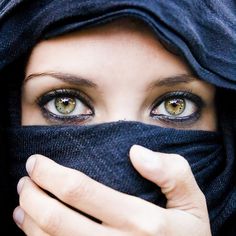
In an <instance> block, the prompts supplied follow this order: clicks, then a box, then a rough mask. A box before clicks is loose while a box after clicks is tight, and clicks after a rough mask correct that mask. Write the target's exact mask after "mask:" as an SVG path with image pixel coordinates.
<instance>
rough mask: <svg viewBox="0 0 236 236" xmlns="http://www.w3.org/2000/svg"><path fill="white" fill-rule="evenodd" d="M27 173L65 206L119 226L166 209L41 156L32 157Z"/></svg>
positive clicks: (28, 163)
mask: <svg viewBox="0 0 236 236" xmlns="http://www.w3.org/2000/svg"><path fill="white" fill-rule="evenodd" d="M27 170H28V173H29V175H30V177H31V179H32V180H33V181H34V182H35V183H36V184H37V185H39V186H40V187H41V188H43V189H45V190H47V191H49V192H51V193H52V194H54V195H55V196H56V197H57V198H58V199H60V200H61V201H63V202H64V203H66V204H69V205H70V206H72V207H74V208H76V209H78V210H80V211H82V212H84V213H86V214H88V215H91V216H93V217H95V218H97V219H99V220H101V221H102V222H103V223H106V224H109V225H112V226H115V227H121V226H122V227H123V226H128V225H130V224H133V222H136V224H137V222H139V221H141V220H142V219H143V217H147V212H148V216H149V217H150V215H152V214H154V215H155V216H157V214H159V213H160V212H162V211H163V210H164V209H162V208H160V207H158V206H156V205H154V204H152V203H149V202H146V201H144V200H142V199H140V198H137V197H134V196H130V195H128V194H125V193H120V192H118V191H116V190H114V189H112V188H109V187H107V186H105V185H103V184H101V183H99V182H97V181H95V180H93V179H91V178H90V177H88V176H86V175H85V174H83V173H81V172H79V171H77V170H73V169H70V168H67V167H64V166H61V165H59V164H57V163H55V162H54V161H52V160H50V159H48V158H46V157H44V156H41V155H34V156H31V157H30V158H29V160H28V162H27ZM130 216H132V217H130ZM140 216H141V217H140ZM155 221H156V219H155Z"/></svg>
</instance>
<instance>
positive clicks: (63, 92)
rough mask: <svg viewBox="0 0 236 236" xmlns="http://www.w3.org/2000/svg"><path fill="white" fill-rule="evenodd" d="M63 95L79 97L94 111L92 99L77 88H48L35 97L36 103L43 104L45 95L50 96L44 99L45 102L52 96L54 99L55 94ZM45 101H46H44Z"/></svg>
mask: <svg viewBox="0 0 236 236" xmlns="http://www.w3.org/2000/svg"><path fill="white" fill-rule="evenodd" d="M63 95H65V96H66V95H71V96H75V97H76V98H77V99H79V100H80V101H81V102H82V103H83V104H84V105H85V106H88V107H89V108H90V109H91V110H92V111H93V112H94V108H93V106H92V103H93V101H92V99H91V98H90V97H89V96H88V95H87V94H85V93H83V92H82V91H80V90H78V89H71V88H70V89H68V88H66V89H65V88H64V89H63V88H61V89H56V90H50V91H48V92H46V93H44V94H42V95H40V96H39V97H37V99H36V103H37V104H38V105H40V106H43V105H45V104H43V102H42V99H43V98H45V97H47V96H48V97H51V99H48V100H47V99H46V100H47V102H49V101H50V100H52V99H53V98H54V99H55V98H56V97H57V96H63ZM45 103H46V102H45Z"/></svg>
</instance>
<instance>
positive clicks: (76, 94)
mask: <svg viewBox="0 0 236 236" xmlns="http://www.w3.org/2000/svg"><path fill="white" fill-rule="evenodd" d="M60 97H69V98H76V99H78V100H79V101H81V103H83V104H84V105H85V106H87V107H88V108H89V109H90V110H91V111H92V113H91V114H89V115H86V114H80V115H73V116H63V115H61V116H60V115H56V114H54V113H52V112H50V111H49V110H48V109H46V108H45V105H46V104H47V103H48V102H50V101H52V100H53V99H56V98H60ZM36 103H37V104H38V106H39V107H40V109H41V111H42V114H43V116H44V117H45V118H46V119H48V120H50V121H52V122H58V121H61V122H62V123H63V122H66V123H72V124H73V123H83V122H85V121H86V120H88V119H89V118H91V117H93V116H94V114H95V111H94V108H93V106H92V102H91V101H90V99H89V98H88V97H87V95H86V94H84V93H82V92H81V91H79V90H74V89H57V90H53V91H50V92H48V93H46V94H44V95H42V96H41V97H39V98H37V99H36Z"/></svg>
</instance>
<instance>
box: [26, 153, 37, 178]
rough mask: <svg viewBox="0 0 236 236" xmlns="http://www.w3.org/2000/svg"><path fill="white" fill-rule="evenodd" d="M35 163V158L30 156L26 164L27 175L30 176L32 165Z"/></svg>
mask: <svg viewBox="0 0 236 236" xmlns="http://www.w3.org/2000/svg"><path fill="white" fill-rule="evenodd" d="M35 162H36V156H35V155H33V156H30V157H29V158H28V160H27V162H26V170H27V172H28V174H29V175H30V174H31V173H32V171H33V169H34V165H35Z"/></svg>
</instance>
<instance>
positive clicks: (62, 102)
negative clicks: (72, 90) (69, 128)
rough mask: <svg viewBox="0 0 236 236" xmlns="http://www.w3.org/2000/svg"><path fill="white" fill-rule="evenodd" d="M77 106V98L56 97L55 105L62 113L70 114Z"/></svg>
mask: <svg viewBox="0 0 236 236" xmlns="http://www.w3.org/2000/svg"><path fill="white" fill-rule="evenodd" d="M75 106H76V102H75V99H73V98H69V97H63V98H56V100H55V107H56V109H57V111H58V112H60V113H61V114H70V113H71V112H73V111H74V109H75Z"/></svg>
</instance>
